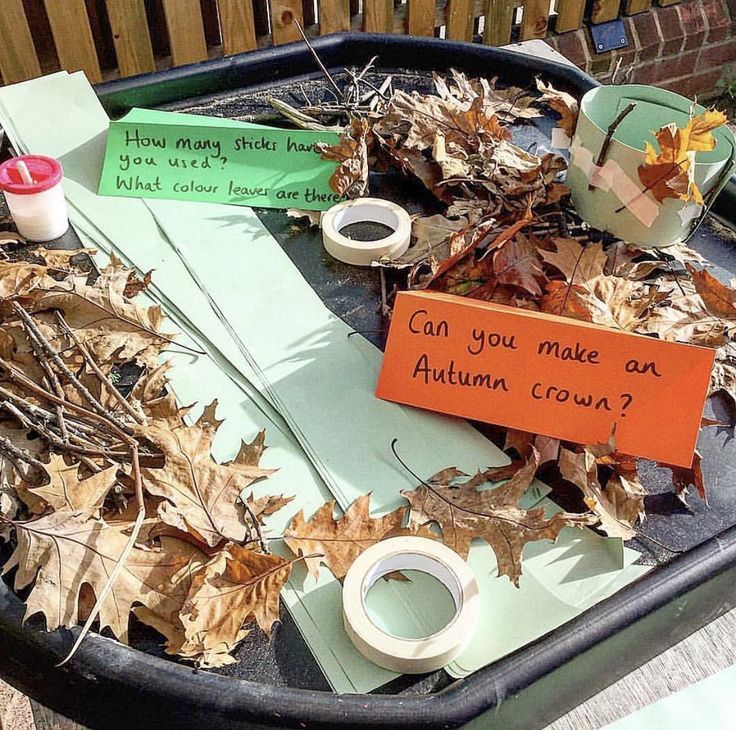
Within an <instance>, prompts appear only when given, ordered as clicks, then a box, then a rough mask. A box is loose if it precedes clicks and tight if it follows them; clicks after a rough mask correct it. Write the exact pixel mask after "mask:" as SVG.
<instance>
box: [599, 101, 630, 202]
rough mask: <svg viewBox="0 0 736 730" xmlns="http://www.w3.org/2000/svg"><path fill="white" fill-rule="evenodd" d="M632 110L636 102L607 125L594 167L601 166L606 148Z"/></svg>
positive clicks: (606, 151) (606, 152)
mask: <svg viewBox="0 0 736 730" xmlns="http://www.w3.org/2000/svg"><path fill="white" fill-rule="evenodd" d="M634 109H636V102H635V101H632V102H631V103H630V104H629V105H628V106H627V107H626V108H625V109H622V110H621V113H620V114H619V115H618V116H617V117H616V118H615V119H614V120H613V121H612V122H611V123H610V124H609V125H608V131H607V132H606V137H605V139H604V140H603V144H602V145H601V149H600V152H599V153H598V157H597V158H596V161H595V166H596V167H602V166H603V162H604V161H605V159H606V155H607V154H608V148H609V147H610V146H611V141H612V140H613V135H614V134H616V130H617V129H618V128H619V126H620V125H621V122H623V121H624V119H626V117H627V116H628V115H629V114H631V112H633V111H634ZM588 190H595V185H588Z"/></svg>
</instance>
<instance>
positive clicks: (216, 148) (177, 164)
mask: <svg viewBox="0 0 736 730" xmlns="http://www.w3.org/2000/svg"><path fill="white" fill-rule="evenodd" d="M337 139H338V135H337V134H336V133H334V132H310V131H304V130H290V129H278V128H274V127H265V126H261V125H259V124H249V123H247V122H237V121H233V120H231V119H219V118H217V117H203V116H197V115H193V114H178V113H175V112H161V111H152V110H149V109H133V110H132V111H131V112H129V113H128V114H127V115H126V116H125V117H123V118H122V119H121V120H119V121H116V122H110V130H109V132H108V137H107V149H106V152H105V162H104V166H103V169H102V177H101V179H100V189H99V193H100V195H122V196H127V197H134V198H167V199H173V200H197V201H203V202H209V203H232V204H234V205H249V206H262V207H265V208H304V209H307V210H326V209H327V208H329V207H330V206H332V205H334V204H335V203H336V202H338V201H339V200H341V198H340V196H339V195H337V194H336V193H334V192H333V191H332V190H331V189H330V186H329V179H330V176H331V175H332V173H333V172H334V171H335V163H334V162H329V161H327V160H323V159H322V158H321V157H320V155H319V154H318V153H317V152H315V151H314V143H315V142H327V143H329V144H334V143H335V142H337Z"/></svg>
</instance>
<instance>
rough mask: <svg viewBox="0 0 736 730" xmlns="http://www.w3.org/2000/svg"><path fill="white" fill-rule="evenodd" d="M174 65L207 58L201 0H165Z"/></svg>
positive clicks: (167, 26) (165, 13)
mask: <svg viewBox="0 0 736 730" xmlns="http://www.w3.org/2000/svg"><path fill="white" fill-rule="evenodd" d="M163 6H164V15H165V16H166V28H167V30H168V33H169V42H170V43H171V60H172V62H173V64H174V66H183V65H184V64H186V63H196V62H197V61H204V60H205V59H206V58H207V43H206V41H205V38H204V25H203V24H202V8H201V7H200V5H199V0H163Z"/></svg>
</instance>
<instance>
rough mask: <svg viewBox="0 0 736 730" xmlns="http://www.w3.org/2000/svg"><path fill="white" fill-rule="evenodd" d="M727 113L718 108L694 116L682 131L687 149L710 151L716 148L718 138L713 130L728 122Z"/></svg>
mask: <svg viewBox="0 0 736 730" xmlns="http://www.w3.org/2000/svg"><path fill="white" fill-rule="evenodd" d="M726 121H727V119H726V115H725V114H724V113H723V112H720V111H718V110H716V109H707V110H706V111H704V112H703V113H702V114H698V116H697V117H692V118H691V119H690V121H689V122H688V123H687V126H686V127H685V129H683V130H682V131H681V135H682V137H683V147H684V148H685V150H687V151H690V150H694V151H695V152H710V150H712V149H715V146H716V138H715V137H714V136H713V130H714V129H717V128H718V127H722V126H723V125H724V124H725V123H726Z"/></svg>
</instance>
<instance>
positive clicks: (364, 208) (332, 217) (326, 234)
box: [321, 198, 411, 266]
mask: <svg viewBox="0 0 736 730" xmlns="http://www.w3.org/2000/svg"><path fill="white" fill-rule="evenodd" d="M366 222H367V223H380V224H381V225H382V226H386V227H388V228H390V229H391V233H389V234H388V235H386V236H382V237H380V238H376V239H375V240H369V241H361V240H356V239H352V238H349V237H348V236H345V235H343V233H342V232H341V231H342V230H344V229H345V228H347V227H348V226H351V225H353V224H355V223H366ZM321 225H322V241H323V243H324V245H325V249H326V250H327V252H328V253H329V254H331V255H332V256H334V257H335V258H336V259H338V261H342V262H344V263H346V264H353V265H355V266H370V265H371V264H372V263H373V262H374V261H377V260H378V259H380V258H383V257H384V256H387V257H389V258H396V257H398V256H401V254H403V253H404V252H405V251H406V249H407V248H409V242H410V241H411V218H410V217H409V214H408V213H407V212H406V211H405V210H404V209H403V208H401V207H400V206H398V205H396V203H392V202H390V201H388V200H380V199H379V198H358V199H357V200H346V201H344V202H342V203H338V204H337V205H335V206H333V207H332V208H330V209H329V210H328V211H327V212H326V213H325V214H324V215H323V216H322V221H321Z"/></svg>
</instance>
